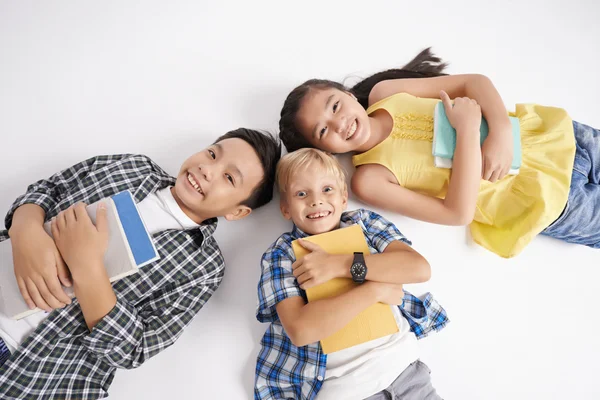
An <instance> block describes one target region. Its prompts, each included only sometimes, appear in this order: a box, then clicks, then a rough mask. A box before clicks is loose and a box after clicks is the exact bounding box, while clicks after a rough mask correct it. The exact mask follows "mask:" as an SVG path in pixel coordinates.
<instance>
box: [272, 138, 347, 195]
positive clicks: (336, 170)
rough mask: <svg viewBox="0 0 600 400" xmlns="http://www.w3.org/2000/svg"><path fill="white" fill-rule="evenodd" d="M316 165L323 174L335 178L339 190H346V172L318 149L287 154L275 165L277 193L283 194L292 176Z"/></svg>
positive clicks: (329, 156) (333, 159) (335, 161)
mask: <svg viewBox="0 0 600 400" xmlns="http://www.w3.org/2000/svg"><path fill="white" fill-rule="evenodd" d="M315 163H316V164H318V165H319V166H320V167H322V168H323V170H324V171H323V172H325V173H327V174H329V175H331V176H333V177H335V179H336V180H337V183H338V184H339V185H340V188H342V189H343V190H346V172H345V171H344V168H342V166H341V165H340V163H339V162H338V160H337V159H336V158H335V157H334V156H332V155H331V154H329V153H327V152H324V151H322V150H319V149H313V148H304V149H300V150H296V151H294V152H292V153H288V154H286V155H285V156H283V157H282V158H281V160H279V163H278V164H277V173H276V180H277V186H279V192H280V193H285V192H286V189H287V187H288V184H289V182H290V180H291V179H292V177H293V176H294V174H296V173H298V172H300V171H303V170H305V169H306V168H308V167H309V166H311V165H314V164H315Z"/></svg>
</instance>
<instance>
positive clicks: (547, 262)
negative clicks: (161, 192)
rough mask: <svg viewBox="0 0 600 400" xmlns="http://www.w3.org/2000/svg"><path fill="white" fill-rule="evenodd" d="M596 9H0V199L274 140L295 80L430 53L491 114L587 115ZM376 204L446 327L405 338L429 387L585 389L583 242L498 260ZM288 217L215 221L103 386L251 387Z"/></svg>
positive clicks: (501, 394) (143, 394)
mask: <svg viewBox="0 0 600 400" xmlns="http://www.w3.org/2000/svg"><path fill="white" fill-rule="evenodd" d="M599 4H600V3H598V2H596V1H592V0H572V1H562V2H559V1H549V0H546V1H523V2H521V1H519V2H517V1H508V0H507V1H502V2H500V1H498V2H495V4H491V2H486V1H465V0H453V1H444V2H435V1H433V2H432V1H427V2H426V1H418V0H412V1H400V0H395V1H389V2H384V1H349V0H348V1H339V2H314V3H310V2H307V1H299V2H294V3H293V4H292V3H291V2H275V1H273V2H271V3H268V4H267V3H261V2H238V3H235V2H228V1H223V2H217V1H212V2H207V1H205V2H201V1H196V2H192V1H190V2H187V3H185V2H176V1H169V2H161V1H124V2H121V1H104V2H91V1H81V2H74V1H73V2H66V1H45V2H32V1H12V2H10V1H2V2H0V135H1V141H0V148H1V150H2V157H1V158H0V171H1V172H2V173H1V175H0V176H1V177H0V187H1V189H0V190H1V194H0V210H7V209H8V207H9V205H10V204H11V202H12V201H13V200H14V199H15V198H16V197H17V196H18V195H19V194H21V193H22V192H24V190H25V188H26V186H27V184H29V183H31V182H33V181H35V180H37V179H40V178H43V177H47V176H49V175H50V174H52V173H54V172H56V171H58V170H61V169H63V168H65V167H68V166H70V165H72V164H74V163H76V162H78V161H80V160H83V159H85V158H87V157H90V156H93V155H97V154H106V153H121V152H135V153H144V154H147V155H149V156H150V157H152V158H153V159H154V160H155V161H157V162H158V163H159V164H160V165H162V166H163V167H164V168H165V169H166V170H167V171H169V172H170V173H173V174H174V173H176V172H177V170H178V168H179V165H180V163H181V162H182V161H183V160H184V159H185V158H186V157H187V156H188V155H190V154H191V153H192V152H196V151H198V150H199V149H202V148H203V147H204V146H205V145H207V144H209V143H210V142H211V141H212V140H213V139H214V138H216V137H217V136H218V135H220V134H222V133H224V132H226V131H228V130H230V129H234V128H237V127H239V126H247V127H252V128H259V129H267V130H270V131H272V132H275V131H276V127H277V120H278V115H279V111H280V107H281V105H282V103H283V100H284V98H285V96H286V94H287V93H288V91H289V90H291V89H292V88H293V87H294V86H295V85H297V84H299V83H301V82H302V81H304V80H306V79H309V78H313V77H325V78H331V79H338V80H343V79H345V78H348V77H353V76H366V75H367V74H369V73H373V72H377V71H378V70H382V69H386V68H390V67H395V66H400V65H402V64H403V63H405V62H407V61H409V60H410V59H411V58H412V57H413V56H414V55H415V54H416V53H417V52H418V51H420V50H421V49H423V48H424V47H427V46H430V45H431V46H434V51H435V52H436V53H437V54H438V55H440V56H441V57H442V58H444V59H445V60H447V61H449V62H451V66H450V70H449V71H450V72H451V73H466V72H478V73H483V74H486V75H488V76H489V77H490V78H491V79H492V80H493V82H495V84H496V86H497V88H498V90H499V91H500V93H501V94H502V95H503V98H504V101H505V103H506V104H507V106H508V107H509V108H512V107H513V105H514V104H515V103H517V102H536V103H541V104H547V105H553V106H559V107H563V108H565V109H567V110H568V111H569V113H570V114H571V116H572V117H573V118H574V119H576V120H578V121H581V122H584V123H587V124H589V125H592V126H595V127H600V112H599V110H600V108H599V106H598V103H599V102H598V94H599V92H600V78H599V75H600V71H599V69H598V65H600V28H599V27H598V26H599V25H598V19H599V17H600V5H599ZM350 206H351V207H358V206H359V203H357V202H356V201H354V202H352V203H351V205H350ZM3 212H4V211H2V213H3ZM386 216H388V217H389V218H390V219H391V220H392V221H394V222H395V223H397V225H398V227H399V228H400V229H401V230H402V232H403V233H405V234H406V235H407V236H408V237H409V238H410V239H412V240H413V242H414V246H415V248H416V249H417V250H418V251H420V252H421V253H422V254H424V255H425V256H426V257H427V259H428V260H429V261H430V263H431V265H432V268H433V277H432V279H431V281H430V282H428V283H427V284H423V285H420V286H418V287H417V286H415V287H410V288H408V289H409V290H412V291H413V292H416V293H421V292H423V291H431V292H433V293H434V294H435V296H436V297H437V298H438V300H439V301H440V302H441V303H442V304H443V305H444V306H445V307H446V308H447V310H448V313H449V315H450V318H451V319H452V322H451V324H450V325H449V326H448V327H447V328H446V329H445V330H444V331H442V332H441V333H438V334H435V335H432V336H430V337H429V338H427V339H425V340H423V341H421V342H420V346H421V350H422V359H423V360H424V361H425V362H426V363H427V364H428V365H429V366H430V367H431V369H432V371H433V373H432V377H433V382H434V384H435V386H436V387H437V389H438V391H439V393H440V394H441V395H442V396H444V398H445V399H502V400H504V399H542V398H543V399H565V398H568V399H597V398H600V386H598V385H597V377H598V372H599V371H600V368H599V365H598V364H599V361H598V359H599V356H600V335H599V334H598V330H599V328H600V322H598V320H599V318H598V315H599V308H600V299H599V295H598V287H599V285H600V284H599V280H600V265H599V264H600V251H595V250H591V249H588V248H584V247H580V246H575V245H567V244H564V243H561V242H558V241H555V240H552V239H548V238H538V239H536V240H535V241H534V243H532V244H531V245H530V246H529V247H528V248H527V249H526V250H525V251H524V252H523V253H522V254H521V255H520V256H518V257H517V258H516V259H512V260H504V259H500V258H499V257H497V256H495V255H493V254H491V253H489V252H487V251H485V250H483V249H481V248H478V247H475V246H474V245H471V244H469V243H468V240H467V235H466V233H465V229H463V228H450V227H440V226H434V225H430V224H426V223H421V222H416V221H411V220H408V219H406V218H403V217H401V216H398V215H393V214H390V213H386ZM288 228H289V225H288V224H287V223H286V222H285V221H284V220H283V218H281V216H280V215H279V212H278V205H277V203H276V202H274V203H271V204H270V205H269V206H268V207H266V208H264V209H262V210H259V211H258V212H256V213H255V214H254V215H252V216H251V217H250V218H249V219H247V220H245V221H243V222H239V223H238V222H235V223H221V224H220V225H219V228H218V231H217V238H218V240H219V242H220V244H221V246H222V249H223V251H224V254H225V258H226V260H227V272H226V276H225V279H224V281H223V283H222V285H221V287H220V289H219V290H218V292H217V293H216V294H215V296H214V297H213V298H212V299H211V301H210V302H209V303H208V305H207V306H206V307H205V308H204V309H203V310H202V311H201V312H200V313H199V315H198V316H197V318H196V319H195V320H194V321H193V323H192V324H191V326H190V327H189V328H188V329H187V331H186V332H185V333H184V334H183V336H182V337H181V339H180V340H179V341H178V342H177V343H176V344H175V345H174V346H173V347H172V348H170V349H168V350H167V351H165V352H163V353H161V354H159V355H158V356H156V357H154V358H153V359H151V360H150V361H148V362H147V363H146V364H144V365H143V366H142V367H141V368H139V369H137V370H133V371H118V373H117V375H116V378H115V380H114V383H113V385H112V387H111V390H110V394H111V398H113V399H141V398H144V399H165V398H172V399H187V398H196V399H234V400H237V399H248V398H250V397H251V393H252V385H253V379H254V367H255V359H256V355H257V352H258V343H259V340H260V338H261V336H262V334H263V332H264V330H265V328H266V326H264V325H261V324H259V323H258V322H257V321H256V320H255V318H254V311H255V305H256V283H257V281H258V277H259V259H260V256H261V254H262V252H263V251H264V250H265V249H266V248H267V247H268V245H269V244H270V243H271V242H272V241H273V240H275V239H276V238H277V236H278V235H279V234H280V233H281V232H283V231H284V230H286V229H288Z"/></svg>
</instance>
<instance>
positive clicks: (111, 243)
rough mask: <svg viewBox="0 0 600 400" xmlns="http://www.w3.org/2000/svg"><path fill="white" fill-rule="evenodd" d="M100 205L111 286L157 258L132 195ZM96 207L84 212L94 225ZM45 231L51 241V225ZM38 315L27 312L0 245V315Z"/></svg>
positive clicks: (9, 257) (6, 249) (8, 250)
mask: <svg viewBox="0 0 600 400" xmlns="http://www.w3.org/2000/svg"><path fill="white" fill-rule="evenodd" d="M101 201H102V202H104V204H105V205H106V219H107V222H108V224H107V225H108V247H107V250H106V253H105V255H104V267H105V268H106V271H107V273H108V276H109V279H110V281H111V282H114V281H116V280H119V279H121V278H124V277H126V276H129V275H131V274H134V273H136V272H138V269H139V268H141V267H143V266H144V265H146V264H148V263H151V262H153V261H156V260H158V259H159V255H158V252H157V250H156V247H155V245H154V242H153V241H152V237H151V236H150V234H149V233H148V230H147V229H146V226H145V225H144V221H143V220H142V217H141V215H140V213H139V211H138V209H137V206H136V204H135V201H134V199H133V197H132V195H131V193H129V192H127V191H125V192H121V193H118V194H116V195H114V196H112V197H109V198H107V199H104V200H101ZM98 204H99V202H97V203H94V204H90V205H88V206H87V208H86V209H87V212H88V214H89V216H90V218H91V220H92V222H93V223H94V225H95V224H96V210H97V208H98ZM44 230H45V231H46V232H47V233H48V235H50V236H51V237H52V232H51V229H50V221H48V222H46V223H45V224H44ZM63 289H65V292H66V293H67V294H68V295H70V296H71V297H73V296H74V293H73V290H72V288H69V287H64V286H63ZM39 311H41V310H40V309H39V308H36V309H33V310H30V309H29V307H28V306H27V303H25V300H23V297H22V296H21V292H20V291H19V286H18V285H17V280H16V278H15V274H14V265H13V253H12V245H11V242H10V240H5V241H3V242H0V312H1V313H3V314H4V315H6V316H8V317H11V318H12V319H16V320H18V319H21V318H25V317H27V316H29V315H31V314H34V313H36V312H39Z"/></svg>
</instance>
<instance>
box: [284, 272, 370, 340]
mask: <svg viewBox="0 0 600 400" xmlns="http://www.w3.org/2000/svg"><path fill="white" fill-rule="evenodd" d="M375 289H376V286H375V285H372V284H370V283H369V282H366V283H365V284H363V285H360V286H357V287H356V288H354V289H352V290H350V291H348V292H346V293H343V294H341V295H339V296H336V297H332V298H329V299H323V300H318V301H314V302H310V303H304V299H303V298H302V297H299V296H295V297H290V298H287V299H285V300H283V301H281V302H280V303H278V304H277V306H276V308H277V315H278V316H279V319H280V320H281V324H282V325H283V327H284V329H285V332H286V333H287V335H288V336H289V338H290V339H291V340H292V343H293V344H294V346H297V347H301V346H306V345H307V344H310V343H314V342H318V341H319V340H321V339H323V338H326V337H327V336H330V335H331V334H333V333H335V332H337V331H339V330H340V329H342V328H343V327H344V326H345V325H346V324H348V323H349V322H350V321H351V320H352V319H353V318H354V317H356V316H357V315H358V314H359V313H361V312H362V311H363V310H365V309H366V308H367V307H369V306H371V305H372V304H375V303H376V302H377V300H378V299H377V292H376V290H375Z"/></svg>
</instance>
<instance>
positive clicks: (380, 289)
mask: <svg viewBox="0 0 600 400" xmlns="http://www.w3.org/2000/svg"><path fill="white" fill-rule="evenodd" d="M367 283H370V284H372V285H376V286H377V288H376V290H377V299H378V301H379V302H380V303H385V304H389V305H391V306H401V305H402V303H403V301H404V300H403V299H404V289H403V288H402V285H398V284H397V283H383V282H373V281H369V282H366V283H365V284H367Z"/></svg>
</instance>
